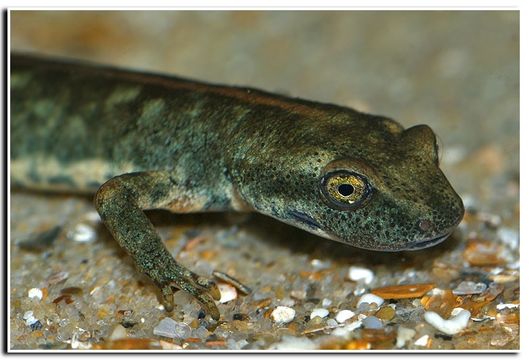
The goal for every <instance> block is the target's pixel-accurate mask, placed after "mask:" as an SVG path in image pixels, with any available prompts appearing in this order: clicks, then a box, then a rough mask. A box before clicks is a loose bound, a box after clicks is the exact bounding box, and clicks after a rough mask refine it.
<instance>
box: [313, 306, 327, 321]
mask: <svg viewBox="0 0 530 360" xmlns="http://www.w3.org/2000/svg"><path fill="white" fill-rule="evenodd" d="M328 315H329V310H328V309H323V308H317V309H314V310H313V311H312V312H311V315H309V318H310V319H313V318H314V317H317V316H319V317H321V318H322V319H323V318H325V317H326V316H328Z"/></svg>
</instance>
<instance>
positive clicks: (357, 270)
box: [348, 266, 374, 285]
mask: <svg viewBox="0 0 530 360" xmlns="http://www.w3.org/2000/svg"><path fill="white" fill-rule="evenodd" d="M348 279H350V280H352V281H360V282H364V283H365V284H367V285H368V284H370V283H371V282H372V281H373V280H374V272H373V271H372V270H370V269H366V268H362V267H357V266H350V268H349V269H348Z"/></svg>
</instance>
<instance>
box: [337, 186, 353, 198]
mask: <svg viewBox="0 0 530 360" xmlns="http://www.w3.org/2000/svg"><path fill="white" fill-rule="evenodd" d="M337 190H338V191H339V194H341V195H342V196H350V195H351V194H353V186H352V185H350V184H340V185H339V188H338V189H337Z"/></svg>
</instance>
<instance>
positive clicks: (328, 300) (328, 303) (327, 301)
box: [322, 298, 332, 307]
mask: <svg viewBox="0 0 530 360" xmlns="http://www.w3.org/2000/svg"><path fill="white" fill-rule="evenodd" d="M331 304H332V301H331V300H330V299H328V298H324V299H322V306H323V307H328V306H330V305H331Z"/></svg>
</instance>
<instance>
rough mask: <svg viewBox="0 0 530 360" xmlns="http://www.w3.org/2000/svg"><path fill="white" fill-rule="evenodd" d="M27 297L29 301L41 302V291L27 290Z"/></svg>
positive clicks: (37, 289) (36, 289) (35, 289)
mask: <svg viewBox="0 0 530 360" xmlns="http://www.w3.org/2000/svg"><path fill="white" fill-rule="evenodd" d="M28 297H29V298H30V299H34V298H36V299H38V300H42V290H41V289H39V288H32V289H29V291H28Z"/></svg>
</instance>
